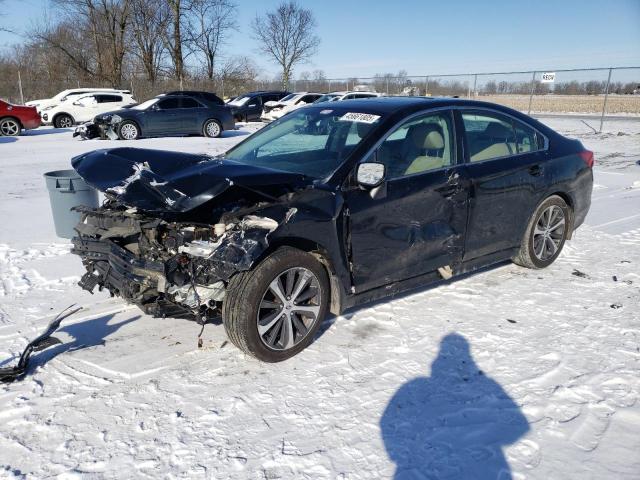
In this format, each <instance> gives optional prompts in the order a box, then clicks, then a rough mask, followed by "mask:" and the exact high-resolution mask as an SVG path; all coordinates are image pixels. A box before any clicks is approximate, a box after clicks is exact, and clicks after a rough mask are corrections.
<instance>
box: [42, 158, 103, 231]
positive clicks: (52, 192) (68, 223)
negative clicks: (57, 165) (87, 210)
mask: <svg viewBox="0 0 640 480" xmlns="http://www.w3.org/2000/svg"><path fill="white" fill-rule="evenodd" d="M44 179H45V181H46V182H47V190H49V200H50V203H51V213H52V214H53V223H54V225H55V227H56V235H57V236H59V237H61V238H73V237H74V236H75V235H76V232H75V230H74V227H75V226H76V225H77V224H78V222H79V221H80V213H78V212H73V211H71V209H72V208H73V207H77V206H79V205H86V206H87V207H92V208H96V207H97V206H98V192H97V191H96V190H95V189H93V188H91V187H90V186H89V185H87V184H86V183H85V182H84V180H82V178H80V176H79V175H78V174H77V173H76V171H75V170H56V171H55V172H47V173H45V174H44Z"/></svg>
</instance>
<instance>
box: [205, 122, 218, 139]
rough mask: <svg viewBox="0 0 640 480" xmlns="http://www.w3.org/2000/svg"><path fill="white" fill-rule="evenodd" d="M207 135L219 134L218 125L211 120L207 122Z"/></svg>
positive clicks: (214, 135) (215, 135)
mask: <svg viewBox="0 0 640 480" xmlns="http://www.w3.org/2000/svg"><path fill="white" fill-rule="evenodd" d="M207 135H208V136H209V137H217V136H218V135H220V125H218V123H217V122H213V121H211V122H209V123H207Z"/></svg>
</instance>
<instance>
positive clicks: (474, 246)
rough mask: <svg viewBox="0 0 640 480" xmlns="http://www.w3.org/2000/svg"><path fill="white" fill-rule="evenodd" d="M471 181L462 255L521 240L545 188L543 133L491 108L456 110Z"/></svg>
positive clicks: (473, 255) (467, 256) (483, 252)
mask: <svg viewBox="0 0 640 480" xmlns="http://www.w3.org/2000/svg"><path fill="white" fill-rule="evenodd" d="M457 114H458V115H459V118H458V121H459V125H460V129H461V130H463V131H464V140H465V161H466V162H467V171H468V176H469V180H470V181H471V190H470V208H469V224H468V227H467V235H466V244H465V260H469V259H472V258H476V257H479V256H482V255H487V254H490V253H494V252H498V251H500V250H505V249H509V248H513V247H515V246H518V245H519V244H520V241H521V239H522V235H523V234H524V230H525V228H526V225H527V222H528V220H529V218H530V216H531V214H532V212H533V209H534V208H535V206H536V204H537V202H538V198H539V195H540V192H541V191H543V190H544V186H545V183H546V181H545V177H544V168H545V162H546V159H547V151H546V149H545V145H546V141H545V139H544V137H543V136H542V135H541V134H540V133H539V132H537V131H536V130H535V129H533V128H532V127H530V126H528V125H526V124H524V123H523V122H520V121H519V120H517V119H515V118H513V117H510V116H508V115H505V114H503V113H500V112H497V111H493V110H489V109H480V110H474V109H461V110H459V111H458V112H457Z"/></svg>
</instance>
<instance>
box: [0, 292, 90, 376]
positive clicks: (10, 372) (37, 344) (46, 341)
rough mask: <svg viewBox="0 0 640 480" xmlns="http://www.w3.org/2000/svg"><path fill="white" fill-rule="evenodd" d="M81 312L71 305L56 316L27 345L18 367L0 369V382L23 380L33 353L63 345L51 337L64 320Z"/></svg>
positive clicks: (80, 308)
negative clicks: (59, 344)
mask: <svg viewBox="0 0 640 480" xmlns="http://www.w3.org/2000/svg"><path fill="white" fill-rule="evenodd" d="M80 310H82V307H80V306H76V305H75V304H73V305H69V306H68V307H67V308H65V309H64V310H62V311H61V312H60V313H59V314H58V315H56V317H55V318H54V319H53V320H51V322H49V325H48V326H47V329H46V330H45V331H44V332H43V333H42V334H41V335H40V336H38V337H36V338H35V339H33V340H32V341H31V342H29V343H28V344H27V346H26V347H25V349H24V350H23V352H22V355H20V360H19V361H18V364H17V365H15V366H13V367H3V368H0V381H2V382H13V381H14V380H18V379H20V378H22V377H23V376H24V374H25V373H27V367H28V366H29V359H30V357H31V354H32V353H33V352H39V351H41V350H44V349H45V348H49V347H51V346H53V345H57V344H58V343H62V342H60V340H58V339H57V338H55V337H52V336H51V335H53V332H55V331H56V330H57V329H58V327H60V324H61V323H62V320H64V319H65V318H67V317H70V316H71V315H73V314H74V313H77V312H79V311H80Z"/></svg>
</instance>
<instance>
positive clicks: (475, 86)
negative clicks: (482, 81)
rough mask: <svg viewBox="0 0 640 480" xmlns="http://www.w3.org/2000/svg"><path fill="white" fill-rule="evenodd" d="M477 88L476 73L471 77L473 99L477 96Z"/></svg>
mask: <svg viewBox="0 0 640 480" xmlns="http://www.w3.org/2000/svg"><path fill="white" fill-rule="evenodd" d="M477 86H478V74H477V73H476V74H475V75H474V76H473V98H477V96H478V89H477Z"/></svg>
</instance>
